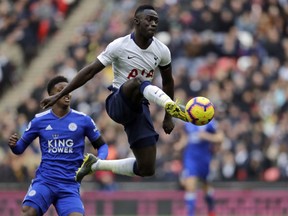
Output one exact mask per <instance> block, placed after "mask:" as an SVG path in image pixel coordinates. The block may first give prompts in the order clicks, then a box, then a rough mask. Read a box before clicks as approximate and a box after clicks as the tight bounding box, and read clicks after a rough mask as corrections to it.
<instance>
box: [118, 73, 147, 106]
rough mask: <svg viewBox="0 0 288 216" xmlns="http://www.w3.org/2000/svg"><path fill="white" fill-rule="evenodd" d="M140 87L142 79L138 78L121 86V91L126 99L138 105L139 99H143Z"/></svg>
mask: <svg viewBox="0 0 288 216" xmlns="http://www.w3.org/2000/svg"><path fill="white" fill-rule="evenodd" d="M140 85H141V80H140V79H138V78H135V79H130V80H128V81H126V82H125V83H124V84H123V85H122V86H121V91H122V93H123V95H125V97H126V98H129V99H131V100H132V101H134V102H136V103H137V102H139V99H141V97H142V95H141V92H140Z"/></svg>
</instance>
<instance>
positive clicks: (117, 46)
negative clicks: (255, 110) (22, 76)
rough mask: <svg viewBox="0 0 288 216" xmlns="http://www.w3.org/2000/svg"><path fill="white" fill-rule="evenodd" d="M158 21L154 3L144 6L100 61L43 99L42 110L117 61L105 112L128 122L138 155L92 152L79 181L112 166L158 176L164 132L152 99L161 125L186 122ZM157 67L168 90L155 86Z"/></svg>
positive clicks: (130, 172) (125, 172)
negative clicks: (153, 107) (152, 106)
mask: <svg viewBox="0 0 288 216" xmlns="http://www.w3.org/2000/svg"><path fill="white" fill-rule="evenodd" d="M158 19H159V18H158V14H157V12H156V11H155V9H154V8H153V7H152V6H150V5H141V6H139V7H138V8H137V9H136V11H135V14H134V27H135V30H134V32H132V33H131V34H129V35H126V36H124V37H120V38H118V39H116V40H114V41H113V42H111V43H110V44H109V45H108V46H107V47H106V49H105V50H104V51H103V52H102V53H101V54H100V55H99V56H98V57H97V58H96V60H95V61H94V62H92V63H91V64H89V65H88V66H86V67H84V68H83V69H81V70H80V71H79V73H77V75H76V76H75V77H74V78H73V80H72V81H71V82H70V84H69V85H68V86H66V87H65V88H64V89H63V90H62V91H61V92H59V93H58V94H55V95H53V96H50V97H48V98H46V99H44V100H42V101H41V106H42V108H46V107H49V106H51V105H53V104H54V103H55V102H56V101H57V100H59V98H61V97H63V96H64V95H66V94H68V93H70V92H71V91H73V90H75V89H77V88H79V87H80V86H82V85H84V84H85V83H86V82H87V81H88V80H90V79H92V78H93V77H94V76H95V75H96V74H98V73H99V72H100V71H102V70H103V69H104V68H105V67H106V66H108V65H111V64H112V67H113V73H114V80H113V85H112V86H111V87H110V88H109V90H111V94H110V95H109V96H108V98H107V99H106V111H107V113H108V115H109V116H110V117H111V118H112V119H113V120H114V121H115V122H117V123H119V124H122V125H123V126H124V129H125V132H126V133H127V137H128V141H129V144H130V148H131V149H132V151H133V154H134V156H135V158H136V159H135V158H126V159H121V160H115V161H112V160H110V161H101V160H98V161H97V158H95V156H93V155H92V154H88V155H87V156H86V157H85V160H84V163H83V165H82V166H81V168H80V169H79V171H78V172H77V175H76V179H77V181H79V182H80V181H81V180H82V179H83V177H84V176H85V175H87V174H89V173H91V172H93V171H95V170H111V171H112V172H114V173H117V174H122V175H127V176H135V175H138V176H142V177H144V176H152V175H154V173H155V161H156V142H157V141H158V137H159V135H158V133H157V132H156V131H155V128H154V125H153V122H152V118H151V115H150V110H149V102H155V103H156V104H158V105H159V106H161V107H163V108H165V110H166V113H165V116H164V120H163V123H162V127H163V129H164V131H165V133H167V134H170V133H171V131H172V130H173V129H174V122H173V121H172V117H176V118H180V119H182V120H184V121H186V116H185V113H184V112H183V111H181V109H180V107H179V106H178V105H177V103H175V102H174V101H173V97H174V80H173V76H172V68H171V53H170V50H169V49H168V47H167V46H166V45H165V44H164V43H162V42H161V41H160V40H158V39H157V38H155V37H154V34H155V33H156V30H157V26H158ZM158 68H159V70H160V74H161V77H162V88H163V90H162V89H160V88H159V87H157V86H155V85H152V84H151V81H152V80H153V78H154V75H155V73H156V71H157V70H158ZM148 101H149V102H148ZM96 161H97V163H95V162H96ZM94 163H95V165H94V166H92V165H93V164H94Z"/></svg>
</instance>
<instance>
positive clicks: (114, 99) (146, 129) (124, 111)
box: [106, 88, 159, 148]
mask: <svg viewBox="0 0 288 216" xmlns="http://www.w3.org/2000/svg"><path fill="white" fill-rule="evenodd" d="M148 105H149V103H148V101H143V103H141V104H140V105H135V104H132V103H131V101H129V100H128V99H127V98H125V96H124V95H123V94H122V93H121V88H120V89H117V90H116V91H114V92H113V93H111V94H110V95H109V96H108V98H107V99H106V111H107V113H108V115H109V116H110V118H111V119H113V120H114V121H115V122H117V123H119V124H122V125H123V126H124V129H125V132H126V134H127V137H128V142H129V143H130V147H131V148H141V147H145V146H151V145H156V142H157V140H158V137H159V135H158V133H156V131H155V129H154V126H153V122H152V119H151V116H150V110H149V106H148Z"/></svg>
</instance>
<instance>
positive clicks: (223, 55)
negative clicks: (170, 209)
mask: <svg viewBox="0 0 288 216" xmlns="http://www.w3.org/2000/svg"><path fill="white" fill-rule="evenodd" d="M15 2H17V3H19V2H27V1H15ZM33 2H34V3H35V2H38V3H40V2H41V3H43V4H44V3H47V2H51V1H47V0H46V1H44V0H40V1H33ZM111 2H112V1H110V2H109V1H107V4H103V7H99V9H98V10H97V11H95V13H94V14H92V15H91V16H90V18H89V20H87V21H86V23H84V24H83V25H82V26H80V27H79V28H78V29H77V31H75V34H74V35H71V38H70V45H69V46H68V47H67V49H66V52H65V53H61V54H59V56H57V57H56V58H55V63H54V65H53V67H51V68H50V69H49V70H48V71H47V72H46V73H45V76H44V77H39V78H37V80H35V88H34V91H33V92H32V93H31V96H30V97H29V98H23V99H22V102H21V103H20V105H19V106H18V107H16V108H15V110H11V109H9V110H7V111H5V113H3V114H1V116H2V117H1V122H0V170H1V173H2V175H1V178H0V181H2V182H5V181H6V182H7V181H8V182H13V181H14V182H22V181H27V180H30V179H31V178H32V177H33V175H34V170H35V168H36V167H37V165H38V163H39V160H40V152H39V146H38V143H37V141H35V143H33V144H32V145H31V147H29V148H28V149H27V150H26V152H25V153H24V155H23V156H22V157H19V156H14V155H12V154H11V152H10V150H9V148H8V147H7V139H8V137H9V135H10V134H11V133H12V132H13V131H17V132H18V133H20V134H21V133H22V132H23V131H24V130H25V128H26V126H27V124H28V122H29V120H30V119H32V118H33V116H34V115H35V113H37V112H40V111H41V110H40V107H39V101H40V100H41V99H42V98H43V97H44V96H46V95H47V94H46V91H45V90H46V89H45V88H46V83H47V80H49V79H50V78H51V77H53V76H55V75H56V74H62V75H64V76H67V77H68V78H69V79H72V78H73V77H74V76H75V74H76V73H77V71H78V70H79V69H81V68H82V67H83V66H84V65H86V64H87V63H88V62H91V61H93V60H94V59H95V57H96V56H97V55H98V54H99V53H100V52H101V51H102V50H103V49H104V48H105V47H106V45H107V44H108V43H109V42H111V41H112V40H113V39H115V38H117V37H120V36H123V35H125V34H128V33H129V32H131V30H132V22H131V21H132V17H133V15H134V10H135V7H136V6H137V4H139V3H152V4H153V5H154V6H155V8H156V9H157V11H158V13H159V17H160V20H159V30H158V34H157V35H156V36H157V37H158V38H159V39H160V40H162V41H163V42H164V43H166V44H167V45H168V46H169V48H170V50H171V54H172V59H173V62H172V63H173V74H174V78H175V98H178V99H180V100H181V102H182V103H183V104H185V103H186V102H187V101H188V100H189V98H191V97H194V96H199V95H202V96H205V97H207V98H209V99H210V100H211V101H212V102H213V103H214V105H215V109H216V114H215V119H216V120H217V121H218V123H219V127H220V129H221V130H222V131H223V132H224V134H225V141H224V142H223V143H222V145H221V146H220V147H218V148H217V149H216V148H215V149H216V150H215V157H214V159H213V161H212V164H211V176H210V178H211V180H213V181H282V180H287V177H288V143H287V142H288V141H287V140H288V109H287V108H288V85H287V82H288V1H287V0H154V1H152V0H151V1H133V0H117V1H116V0H115V1H113V4H112V3H111ZM19 4H20V3H19ZM35 4H36V3H35ZM16 5H18V4H15V5H14V7H15V6H16ZM35 7H36V6H35ZM0 8H1V7H0ZM17 8H19V7H17ZM37 11H38V10H35V13H36V12H37ZM18 14H19V13H17V15H18ZM0 15H1V16H0V21H1V22H0V30H1V38H0V40H1V42H2V41H5V43H6V42H7V41H8V40H9V39H10V37H12V38H13V34H12V35H11V34H2V28H1V27H2V26H3V18H2V14H1V12H0ZM53 17H54V16H53ZM54 18H55V17H54ZM15 19H16V18H15ZM14 21H15V20H14ZM18 21H19V20H18ZM20 23H21V22H20ZM20 23H19V24H17V25H16V26H18V25H19V26H18V28H20V29H21V27H20V26H21V25H22V24H20ZM55 23H57V21H55ZM1 24H2V25H1ZM32 24H33V23H32ZM26 26H27V24H26ZM18 28H16V29H18ZM22 28H23V27H22ZM16 29H14V30H15V31H16ZM12 32H13V31H12ZM15 34H16V33H15ZM2 35H3V36H2ZM37 35H39V33H38V34H37ZM34 36H35V35H34ZM10 40H12V39H10ZM28 47H29V46H28ZM26 48H27V47H26ZM26 48H25V47H23V52H24V53H25V51H26V52H30V51H29V49H28V50H26ZM0 62H1V61H0ZM111 70H112V69H111V68H110V67H108V68H106V69H105V70H104V71H103V72H102V73H100V74H97V78H94V79H93V80H91V81H89V82H88V83H87V84H86V85H85V86H83V87H81V88H80V89H78V90H76V91H74V92H73V95H72V96H73V101H72V107H73V108H75V109H77V110H79V111H82V112H84V113H87V114H88V115H91V116H92V117H93V119H94V120H95V121H96V124H97V126H98V128H99V129H100V130H101V132H102V134H103V137H104V138H105V139H106V141H107V142H108V144H109V159H117V158H125V157H129V156H132V155H131V151H130V150H129V144H128V143H127V138H126V134H125V133H124V132H123V128H122V126H119V125H117V124H115V123H114V122H113V121H111V120H110V118H109V117H108V116H107V114H106V112H105V109H104V101H105V99H106V97H107V95H108V94H109V91H108V90H107V86H109V85H110V83H111V80H112V72H111ZM0 75H1V73H0ZM0 78H1V76H0ZM154 82H155V84H156V85H159V86H161V79H160V78H159V76H157V77H156V78H155V80H154ZM150 109H151V114H152V116H153V119H154V123H155V128H156V130H157V132H158V133H159V134H160V138H159V142H158V154H157V171H156V175H155V177H153V178H152V179H151V181H177V180H178V177H179V174H180V172H181V170H182V166H181V152H180V151H178V150H177V148H176V147H175V146H176V144H177V142H178V141H179V139H181V136H182V134H183V133H182V132H181V129H180V128H181V127H180V126H181V122H180V121H178V120H175V123H176V127H175V130H174V131H173V133H172V134H171V135H166V134H165V133H164V131H163V129H162V120H163V117H164V111H163V109H162V108H159V107H158V106H157V105H155V104H152V103H151V105H150ZM86 150H87V151H93V149H92V148H91V147H90V146H89V145H87V149H86ZM115 178H116V180H121V177H120V176H113V175H112V174H111V173H106V172H101V173H100V172H98V173H96V174H95V176H90V177H87V179H85V180H86V181H95V180H97V181H99V182H100V183H101V185H103V187H104V188H106V189H108V190H109V189H113V188H114V187H115V185H114V184H113V182H114V180H115ZM122 179H123V177H122ZM135 181H141V179H138V178H136V179H135Z"/></svg>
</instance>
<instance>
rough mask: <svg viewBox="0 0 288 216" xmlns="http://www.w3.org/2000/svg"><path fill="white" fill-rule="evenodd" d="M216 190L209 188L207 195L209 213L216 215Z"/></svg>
mask: <svg viewBox="0 0 288 216" xmlns="http://www.w3.org/2000/svg"><path fill="white" fill-rule="evenodd" d="M213 195H214V192H213V190H209V191H208V193H207V194H206V196H205V201H206V203H207V208H208V214H209V215H211V216H212V215H215V209H214V207H215V200H214V196H213Z"/></svg>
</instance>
